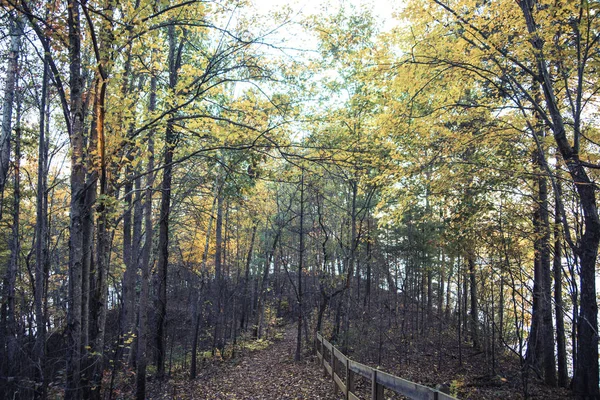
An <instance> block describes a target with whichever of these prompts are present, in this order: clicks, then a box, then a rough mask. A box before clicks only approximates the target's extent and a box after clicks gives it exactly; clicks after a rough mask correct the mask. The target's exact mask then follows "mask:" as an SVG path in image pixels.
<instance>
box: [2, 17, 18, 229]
mask: <svg viewBox="0 0 600 400" xmlns="http://www.w3.org/2000/svg"><path fill="white" fill-rule="evenodd" d="M9 23H10V52H9V55H8V60H7V67H6V81H5V86H4V104H3V106H2V132H0V199H2V198H3V197H4V188H5V186H6V179H7V176H8V169H9V162H10V141H11V136H12V112H13V103H14V98H15V91H16V87H17V78H18V74H19V69H18V64H19V53H20V47H21V35H22V34H23V26H22V22H21V19H20V18H19V17H17V18H13V17H10V19H9ZM1 216H2V206H1V205H0V217H1Z"/></svg>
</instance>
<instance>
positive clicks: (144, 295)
mask: <svg viewBox="0 0 600 400" xmlns="http://www.w3.org/2000/svg"><path fill="white" fill-rule="evenodd" d="M156 83H157V78H156V75H155V74H153V75H152V78H151V79H150V102H149V104H148V112H149V113H152V112H153V111H155V110H156ZM153 135H154V132H153V131H150V133H149V134H148V154H149V156H148V165H147V167H146V192H145V197H144V229H145V233H144V247H143V250H142V257H141V260H140V269H141V271H142V280H141V287H140V303H139V311H138V315H139V320H138V330H137V351H136V356H137V361H136V390H135V396H136V399H137V400H145V398H146V366H147V356H146V343H147V341H148V338H147V332H148V297H149V295H150V257H151V255H152V236H153V226H152V191H153V189H152V187H153V186H154V174H153V172H152V171H153V170H154V139H153Z"/></svg>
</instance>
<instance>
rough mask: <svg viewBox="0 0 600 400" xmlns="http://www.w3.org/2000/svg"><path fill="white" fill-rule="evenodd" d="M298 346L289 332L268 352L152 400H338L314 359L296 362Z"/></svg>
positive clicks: (173, 385) (166, 388) (203, 373)
mask: <svg viewBox="0 0 600 400" xmlns="http://www.w3.org/2000/svg"><path fill="white" fill-rule="evenodd" d="M295 346H296V343H295V336H294V331H293V330H292V329H286V330H285V333H284V338H283V339H282V340H279V341H275V342H274V343H273V344H272V345H270V346H269V347H267V348H266V349H264V350H258V351H254V352H251V353H249V354H245V355H243V356H241V357H239V358H237V359H236V360H233V361H228V362H224V363H223V364H221V365H220V366H219V367H216V368H215V367H209V368H206V369H202V370H200V373H199V376H198V378H197V379H196V380H194V381H193V382H192V381H189V380H171V381H169V383H167V384H166V385H163V387H162V390H160V394H156V395H154V396H149V399H178V400H179V399H181V400H183V399H198V400H203V399H207V400H208V399H227V400H230V399H231V400H233V399H235V400H278V399H290V400H291V399H307V400H308V399H327V400H336V399H337V398H338V397H336V396H334V395H333V383H332V381H331V378H325V377H324V376H323V370H322V369H321V368H320V367H319V366H318V365H317V364H316V363H315V361H314V358H312V357H310V358H306V359H305V360H303V361H300V362H294V351H295Z"/></svg>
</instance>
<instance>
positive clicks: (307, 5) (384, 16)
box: [253, 0, 403, 30]
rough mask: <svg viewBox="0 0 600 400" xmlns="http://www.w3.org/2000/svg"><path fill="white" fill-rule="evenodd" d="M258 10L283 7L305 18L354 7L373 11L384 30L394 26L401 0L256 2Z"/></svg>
mask: <svg viewBox="0 0 600 400" xmlns="http://www.w3.org/2000/svg"><path fill="white" fill-rule="evenodd" d="M253 3H254V5H255V7H256V9H257V10H259V11H260V12H261V13H263V14H267V13H268V12H269V11H273V10H281V8H282V7H283V6H288V7H290V8H291V9H292V10H293V11H294V14H297V15H298V14H301V15H304V16H307V15H312V14H319V13H322V12H323V11H327V12H335V10H337V9H338V8H339V7H340V5H354V6H355V7H356V8H359V9H360V8H361V7H366V8H368V9H370V10H372V11H373V15H374V16H375V17H376V18H377V19H378V20H379V21H381V22H383V24H384V25H383V27H382V28H383V30H388V29H390V28H391V27H393V26H394V24H395V21H394V19H393V18H392V14H393V13H394V12H396V11H398V9H399V8H400V5H401V4H402V3H403V1H401V0H395V1H394V0H330V1H323V0H254V1H253Z"/></svg>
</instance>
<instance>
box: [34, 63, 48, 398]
mask: <svg viewBox="0 0 600 400" xmlns="http://www.w3.org/2000/svg"><path fill="white" fill-rule="evenodd" d="M48 74H49V71H48V60H47V59H46V58H44V72H43V75H42V97H41V99H40V129H39V138H38V177H37V178H38V179H37V195H36V225H35V228H36V230H35V237H36V242H35V293H34V296H35V299H34V303H35V315H36V318H35V319H36V325H37V327H38V332H37V336H36V341H35V349H34V356H35V362H36V372H35V374H34V376H35V381H36V383H37V386H36V392H35V397H36V398H45V397H46V381H45V374H44V367H45V360H46V318H45V310H44V308H45V307H44V298H45V293H46V269H47V265H46V264H47V259H48V248H47V246H46V244H47V241H48V229H47V226H46V222H47V218H48V194H47V186H48V178H47V175H46V171H47V163H48V146H47V144H46V125H45V123H46V101H47V95H48Z"/></svg>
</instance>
